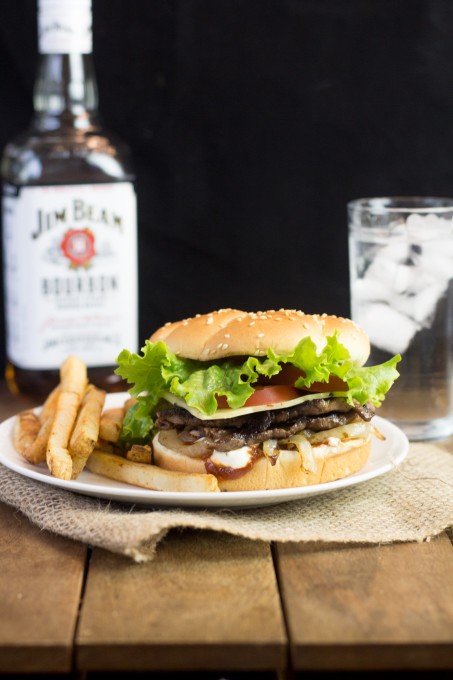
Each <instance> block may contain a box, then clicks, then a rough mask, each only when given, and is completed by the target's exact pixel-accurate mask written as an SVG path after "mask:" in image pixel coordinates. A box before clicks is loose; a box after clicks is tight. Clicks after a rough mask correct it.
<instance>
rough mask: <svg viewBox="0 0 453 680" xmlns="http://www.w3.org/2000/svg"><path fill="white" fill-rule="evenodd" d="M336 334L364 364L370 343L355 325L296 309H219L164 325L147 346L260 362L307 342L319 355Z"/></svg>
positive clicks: (186, 355)
mask: <svg viewBox="0 0 453 680" xmlns="http://www.w3.org/2000/svg"><path fill="white" fill-rule="evenodd" d="M335 330H336V331H338V337H339V341H340V342H341V343H342V344H343V345H344V346H345V347H346V348H347V349H348V350H349V353H350V355H351V358H352V359H353V361H354V362H355V363H356V364H357V365H360V366H362V365H363V364H364V363H365V362H366V360H367V359H368V356H369V353H370V342H369V339H368V336H367V334H366V333H365V331H363V330H362V329H361V328H359V326H357V324H356V323H354V322H353V321H351V319H345V318H342V317H338V316H331V315H327V314H321V315H318V314H304V312H301V311H298V310H294V309H279V310H278V311H275V310H269V311H267V312H242V311H240V310H238V309H219V310H217V311H214V312H210V313H209V314H197V315H196V316H194V317H191V318H188V319H183V320H182V321H175V322H173V323H167V324H165V326H162V328H159V329H158V330H157V331H156V332H155V333H153V335H152V336H151V338H150V340H151V342H157V341H158V340H163V341H164V342H165V343H166V345H167V346H168V348H169V349H170V350H171V351H172V352H174V354H176V355H177V356H181V357H184V358H186V359H198V360H201V361H211V360H214V359H224V358H226V357H231V356H244V355H246V356H249V355H250V356H264V355H265V354H266V353H267V350H268V349H269V348H270V347H272V349H273V350H274V351H275V352H277V353H279V354H288V353H290V352H291V351H292V350H293V349H294V347H295V346H296V345H297V343H298V342H299V341H300V340H302V339H303V338H305V337H310V338H311V339H312V340H313V342H314V343H315V344H316V347H317V350H318V352H319V351H320V350H321V349H322V348H323V347H324V346H325V344H326V338H327V337H328V336H331V335H333V334H334V331H335Z"/></svg>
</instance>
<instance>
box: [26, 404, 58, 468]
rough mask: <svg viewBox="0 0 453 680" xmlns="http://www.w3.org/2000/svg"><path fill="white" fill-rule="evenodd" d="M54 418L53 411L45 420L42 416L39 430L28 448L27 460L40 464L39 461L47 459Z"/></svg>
mask: <svg viewBox="0 0 453 680" xmlns="http://www.w3.org/2000/svg"><path fill="white" fill-rule="evenodd" d="M53 419H54V414H53V413H50V414H49V415H48V417H47V419H46V420H44V422H43V421H42V418H40V428H39V432H38V434H37V435H36V438H35V440H34V441H33V442H32V444H31V445H30V448H29V450H28V456H27V460H29V461H30V463H34V464H35V465H38V463H43V462H44V461H45V460H46V451H47V442H48V441H49V437H50V431H51V429H52V423H53Z"/></svg>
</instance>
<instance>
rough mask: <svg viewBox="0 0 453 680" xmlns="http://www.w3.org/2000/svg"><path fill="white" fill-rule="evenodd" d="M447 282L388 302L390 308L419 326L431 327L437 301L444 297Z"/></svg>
mask: <svg viewBox="0 0 453 680" xmlns="http://www.w3.org/2000/svg"><path fill="white" fill-rule="evenodd" d="M447 287H448V281H445V282H436V283H433V284H432V285H430V286H427V287H426V288H424V289H423V290H421V291H420V292H418V293H417V294H415V295H408V296H404V297H398V298H394V299H393V300H391V301H389V302H390V304H391V305H392V306H394V307H395V309H397V310H398V311H399V312H401V313H402V314H404V315H405V316H409V317H410V318H411V319H413V320H414V321H416V322H417V323H418V324H419V325H420V326H424V327H425V328H428V327H429V326H431V323H432V319H433V316H434V313H435V311H436V307H437V304H438V302H439V300H440V299H441V298H442V296H443V295H445V293H446V290H447Z"/></svg>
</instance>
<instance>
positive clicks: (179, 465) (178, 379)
mask: <svg viewBox="0 0 453 680" xmlns="http://www.w3.org/2000/svg"><path fill="white" fill-rule="evenodd" d="M369 352H370V344H369V339H368V336H367V335H366V333H365V332H364V331H363V330H362V329H361V328H359V327H358V326H357V324H355V323H354V322H353V321H351V320H350V319H346V318H341V317H337V316H331V315H327V314H322V315H317V314H305V313H303V312H301V311H297V310H287V309H280V310H278V311H276V310H271V311H266V312H243V311H240V310H237V309H219V310H217V311H214V312H211V313H209V314H197V315H196V316H194V317H192V318H187V319H184V320H181V321H176V322H171V323H167V324H165V325H164V326H162V327H161V328H159V329H158V330H157V331H156V332H155V333H154V334H153V335H152V336H151V337H150V339H149V340H147V341H146V343H145V345H144V347H143V348H142V350H141V353H140V354H135V353H131V352H129V351H128V350H123V351H122V352H121V354H120V355H119V357H118V367H117V369H116V372H117V374H118V375H120V376H121V377H122V378H123V379H125V380H126V381H127V382H128V384H129V385H131V387H130V390H129V392H130V394H131V396H132V397H135V398H136V402H135V403H134V405H133V406H132V407H131V408H130V409H129V410H128V412H127V415H126V417H125V420H124V422H123V427H122V433H121V442H122V444H123V445H124V446H129V445H131V444H132V443H142V444H143V443H150V444H151V445H152V451H153V463H154V464H155V465H158V466H160V467H161V468H163V469H166V470H174V471H179V472H183V473H184V472H185V473H203V474H206V473H210V474H212V475H215V477H216V478H217V480H218V484H219V488H220V489H221V490H222V491H250V490H261V489H278V488H287V487H300V486H306V485H309V484H323V483H326V482H330V481H333V480H336V479H340V478H343V477H346V476H347V475H351V474H353V473H354V472H357V471H358V470H360V469H361V468H362V467H363V466H364V465H365V463H366V462H367V460H368V458H369V455H370V451H371V444H372V438H373V436H380V435H379V432H378V430H377V429H376V428H375V427H374V426H373V423H372V420H373V416H374V415H375V412H376V409H377V408H378V407H379V406H380V405H381V403H382V401H383V400H384V398H385V394H386V393H387V392H388V390H389V389H390V387H391V385H392V384H393V382H394V381H395V380H396V379H397V377H398V375H399V373H398V371H397V369H396V365H397V363H398V361H399V360H400V359H401V357H400V356H399V355H397V356H395V357H393V358H392V359H390V360H389V361H387V362H386V363H384V364H381V365H379V366H365V363H366V361H367V359H368V356H369Z"/></svg>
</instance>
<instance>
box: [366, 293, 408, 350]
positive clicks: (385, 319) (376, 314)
mask: <svg viewBox="0 0 453 680" xmlns="http://www.w3.org/2000/svg"><path fill="white" fill-rule="evenodd" d="M354 320H355V321H356V322H357V323H358V324H359V326H361V327H362V328H363V329H364V330H365V331H366V332H367V333H368V336H369V338H370V342H371V344H372V345H374V346H375V347H378V348H379V349H383V350H385V351H387V352H390V354H398V353H400V354H403V352H405V351H406V350H407V348H408V347H409V344H410V342H411V340H412V338H413V337H414V335H415V334H416V332H417V331H418V330H419V325H418V324H417V323H416V321H414V320H413V319H410V318H409V317H407V316H406V315H405V314H402V313H401V312H399V311H398V310H397V309H394V308H393V307H390V305H388V304H386V303H384V302H375V303H371V304H367V305H363V306H362V307H360V308H359V309H358V310H357V318H355V319H354Z"/></svg>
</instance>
